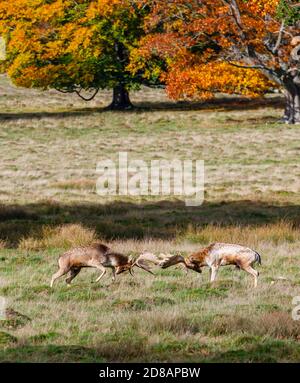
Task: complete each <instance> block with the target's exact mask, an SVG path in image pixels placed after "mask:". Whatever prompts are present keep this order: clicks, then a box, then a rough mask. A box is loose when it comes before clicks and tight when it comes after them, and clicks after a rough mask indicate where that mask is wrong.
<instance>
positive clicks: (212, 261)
mask: <svg viewBox="0 0 300 383" xmlns="http://www.w3.org/2000/svg"><path fill="white" fill-rule="evenodd" d="M255 262H258V263H259V264H261V257H260V255H259V254H258V253H257V252H256V251H254V250H252V249H250V248H249V247H244V246H241V245H235V244H230V243H213V244H211V245H209V246H207V247H205V248H203V249H201V250H199V251H197V252H196V253H193V254H191V255H190V256H188V257H187V258H184V257H183V256H182V255H173V256H169V257H168V258H166V259H165V260H163V261H161V262H160V266H161V267H162V268H163V269H165V268H167V267H170V266H173V265H176V264H178V263H183V264H184V265H185V267H187V268H188V269H191V270H194V271H196V272H198V273H201V272H202V271H201V267H204V266H208V267H209V268H210V281H211V282H213V281H214V280H215V278H216V275H217V272H218V269H219V267H220V266H227V265H235V266H236V267H238V268H239V269H242V270H244V271H246V272H247V273H249V274H251V275H252V276H253V278H254V287H256V286H257V277H258V275H259V273H258V271H256V270H255V269H253V267H252V266H253V264H254V263H255Z"/></svg>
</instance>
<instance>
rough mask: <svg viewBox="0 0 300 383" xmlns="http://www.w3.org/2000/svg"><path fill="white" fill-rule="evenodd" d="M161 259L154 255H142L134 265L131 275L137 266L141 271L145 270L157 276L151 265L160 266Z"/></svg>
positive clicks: (146, 253)
mask: <svg viewBox="0 0 300 383" xmlns="http://www.w3.org/2000/svg"><path fill="white" fill-rule="evenodd" d="M159 262H160V261H159V259H158V257H157V256H156V255H155V254H153V253H148V252H145V253H142V254H140V255H139V256H138V258H137V259H136V260H135V261H134V262H133V263H132V266H131V269H130V274H132V272H133V269H132V268H133V266H137V267H139V268H140V269H143V270H145V271H148V273H150V274H153V275H155V274H154V273H153V272H152V271H151V264H154V265H158V264H159Z"/></svg>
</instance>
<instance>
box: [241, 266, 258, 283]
mask: <svg viewBox="0 0 300 383" xmlns="http://www.w3.org/2000/svg"><path fill="white" fill-rule="evenodd" d="M243 270H244V271H246V272H247V273H249V274H251V275H252V276H253V278H254V287H257V277H258V271H256V270H255V269H253V267H251V266H246V267H243Z"/></svg>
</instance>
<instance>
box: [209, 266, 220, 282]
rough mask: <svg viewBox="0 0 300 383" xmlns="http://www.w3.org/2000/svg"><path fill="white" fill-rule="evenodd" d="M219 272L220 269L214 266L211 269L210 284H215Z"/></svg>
mask: <svg viewBox="0 0 300 383" xmlns="http://www.w3.org/2000/svg"><path fill="white" fill-rule="evenodd" d="M217 272H218V267H217V266H214V265H212V266H211V267H210V282H214V280H215V279H216V276H217Z"/></svg>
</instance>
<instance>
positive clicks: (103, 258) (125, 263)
mask: <svg viewBox="0 0 300 383" xmlns="http://www.w3.org/2000/svg"><path fill="white" fill-rule="evenodd" d="M58 266H59V270H58V271H57V272H56V273H55V274H53V276H52V279H51V283H50V287H52V286H53V283H54V281H55V280H56V279H58V278H60V277H62V276H63V275H65V274H67V273H68V272H70V275H69V276H68V278H67V279H66V283H67V284H68V285H70V284H71V282H72V280H73V279H74V278H75V277H76V276H77V275H78V274H79V272H80V270H81V269H82V268H83V267H95V268H96V269H99V270H100V271H101V274H100V276H99V277H98V278H97V279H96V281H95V282H99V281H100V279H101V278H102V277H103V276H104V274H105V273H106V268H111V269H112V273H113V281H114V280H115V276H116V274H121V273H123V272H124V271H129V272H130V274H132V269H133V266H137V267H140V268H141V269H144V270H146V271H148V272H149V273H151V274H153V273H152V271H151V270H150V269H149V268H148V266H147V264H145V263H144V262H143V259H142V257H139V258H138V259H136V260H134V259H132V258H128V257H127V256H126V255H123V254H120V253H117V252H115V251H112V250H111V249H110V248H109V247H108V246H106V245H103V244H101V243H95V244H92V245H90V246H85V247H76V248H74V249H71V250H69V251H67V252H65V253H64V254H62V255H61V256H60V257H59V259H58Z"/></svg>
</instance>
